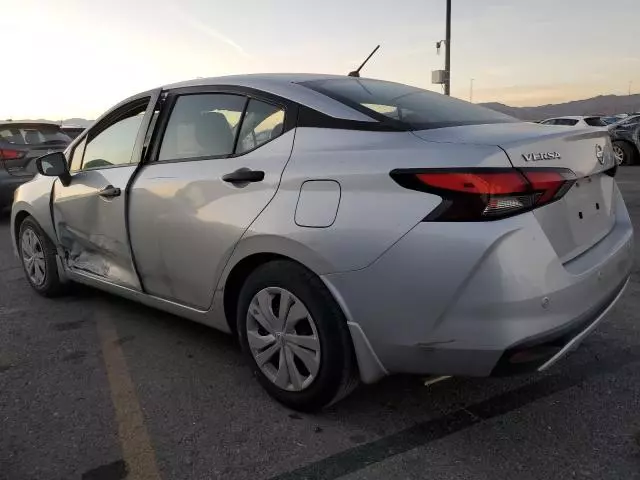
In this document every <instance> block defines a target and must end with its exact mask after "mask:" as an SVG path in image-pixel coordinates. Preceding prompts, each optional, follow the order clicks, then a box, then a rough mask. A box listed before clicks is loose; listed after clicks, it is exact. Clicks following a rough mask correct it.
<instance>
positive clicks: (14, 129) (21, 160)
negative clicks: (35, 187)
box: [0, 122, 71, 176]
mask: <svg viewBox="0 0 640 480" xmlns="http://www.w3.org/2000/svg"><path fill="white" fill-rule="evenodd" d="M69 143H71V139H70V138H69V137H68V136H67V135H65V134H64V133H62V132H61V131H60V126H59V125H56V124H49V123H18V122H12V123H5V124H0V164H1V165H0V168H4V169H5V170H6V171H7V172H8V173H9V174H10V175H12V176H33V175H34V173H35V171H34V170H33V169H31V168H27V166H28V165H29V164H30V163H31V161H32V160H34V159H36V158H38V157H41V156H42V155H46V154H47V153H53V152H60V151H63V150H64V149H65V148H67V146H68V145H69ZM2 152H4V155H3V154H2ZM15 152H18V158H15V157H16V153H15Z"/></svg>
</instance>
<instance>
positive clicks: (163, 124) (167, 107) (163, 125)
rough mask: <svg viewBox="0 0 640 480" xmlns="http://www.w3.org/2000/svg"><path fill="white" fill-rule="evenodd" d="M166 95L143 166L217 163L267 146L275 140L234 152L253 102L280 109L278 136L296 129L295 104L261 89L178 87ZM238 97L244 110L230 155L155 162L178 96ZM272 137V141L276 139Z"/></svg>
mask: <svg viewBox="0 0 640 480" xmlns="http://www.w3.org/2000/svg"><path fill="white" fill-rule="evenodd" d="M164 93H166V95H167V100H166V101H165V102H164V107H163V109H162V110H161V112H160V116H159V117H158V120H157V121H156V128H155V131H154V132H153V135H152V138H151V142H150V143H151V148H150V153H149V155H148V156H147V158H146V159H145V160H144V161H145V163H147V164H154V163H158V164H165V163H180V162H197V161H202V160H220V159H227V158H237V157H242V156H244V155H247V154H249V153H251V152H253V151H255V150H257V149H258V148H261V147H263V146H264V145H266V144H267V143H269V142H271V141H272V140H275V138H272V139H269V141H267V142H264V143H261V144H260V145H258V146H256V147H254V148H252V149H251V150H247V151H245V152H242V153H235V151H236V149H237V142H238V136H239V135H240V130H241V129H242V123H243V122H244V116H245V114H246V111H247V108H248V105H249V102H250V100H257V101H259V102H263V103H268V104H270V105H273V106H275V107H278V108H281V109H282V110H283V111H284V123H283V130H282V133H281V134H280V135H278V137H281V136H282V135H284V134H285V133H287V132H288V131H289V130H292V129H294V128H295V127H296V123H297V117H298V104H297V103H295V102H293V101H291V100H288V99H286V98H283V97H280V96H278V95H274V94H271V93H268V92H264V91H262V90H257V89H255V88H250V87H242V86H238V85H202V86H196V87H179V88H173V89H168V90H164V91H163V94H164ZM207 94H210V95H214V94H221V95H239V96H242V97H244V98H245V103H244V107H243V109H242V114H241V116H240V120H239V121H238V128H237V132H236V135H235V137H234V143H233V152H232V153H230V154H227V155H204V156H200V157H189V158H176V159H170V160H159V159H158V157H159V156H160V148H161V147H162V140H163V139H164V135H165V133H166V129H167V126H168V124H169V120H170V118H171V112H172V111H173V107H174V105H175V103H176V101H177V99H178V98H179V97H182V96H186V95H207ZM278 137H276V138H278Z"/></svg>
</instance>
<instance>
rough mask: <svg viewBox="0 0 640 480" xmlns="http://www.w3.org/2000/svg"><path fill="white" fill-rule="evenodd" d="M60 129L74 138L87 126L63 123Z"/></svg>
mask: <svg viewBox="0 0 640 480" xmlns="http://www.w3.org/2000/svg"><path fill="white" fill-rule="evenodd" d="M60 130H62V132H64V133H65V134H66V135H67V136H68V137H69V138H71V139H72V140H73V139H74V138H76V137H77V136H78V135H80V134H81V133H82V132H84V130H85V127H79V126H77V125H62V126H61V127H60Z"/></svg>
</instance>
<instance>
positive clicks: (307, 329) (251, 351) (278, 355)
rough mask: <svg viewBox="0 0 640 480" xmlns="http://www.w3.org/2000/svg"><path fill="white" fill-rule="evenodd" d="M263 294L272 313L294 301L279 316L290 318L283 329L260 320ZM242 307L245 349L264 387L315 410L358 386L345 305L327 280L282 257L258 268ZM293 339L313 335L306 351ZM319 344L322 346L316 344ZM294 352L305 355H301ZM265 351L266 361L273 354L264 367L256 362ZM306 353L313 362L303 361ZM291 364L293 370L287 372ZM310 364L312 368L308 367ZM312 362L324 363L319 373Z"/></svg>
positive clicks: (241, 299) (296, 406) (281, 398)
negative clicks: (285, 369) (268, 326)
mask: <svg viewBox="0 0 640 480" xmlns="http://www.w3.org/2000/svg"><path fill="white" fill-rule="evenodd" d="M260 299H268V300H265V303H264V306H266V307H267V309H270V310H269V311H270V312H271V314H274V310H275V311H279V310H280V303H281V302H282V301H285V300H283V299H286V300H288V302H287V303H286V304H285V305H287V304H288V305H290V306H289V307H288V308H287V307H285V308H287V309H286V311H287V312H288V313H287V314H286V315H280V317H284V318H286V321H285V322H284V323H285V325H286V326H285V327H284V328H283V327H282V325H280V326H279V327H280V328H277V326H276V328H271V329H269V330H267V329H265V328H264V326H263V323H261V322H260V321H258V320H257V318H258V317H259V316H260V313H259V312H262V311H264V309H262V310H260V309H259V308H260V307H262V306H263V304H262V303H260V302H259V300H260ZM252 302H253V305H252ZM300 304H301V305H302V306H300ZM250 307H251V311H252V312H253V313H252V314H251V315H250V314H249V311H250ZM256 308H258V309H259V310H258V314H256ZM237 312H238V317H237V326H238V336H239V339H240V344H241V346H242V350H243V352H244V354H245V355H246V357H247V360H248V362H249V364H250V365H251V368H252V370H253V372H254V374H255V376H256V377H257V379H258V381H259V382H260V384H261V385H262V387H263V388H264V389H265V390H266V391H267V392H268V393H269V395H271V396H272V397H273V398H274V399H276V400H277V401H279V402H280V403H282V404H284V405H286V406H287V407H289V408H292V409H294V410H298V411H303V412H311V411H315V410H319V409H321V408H323V407H325V406H328V405H330V404H332V403H335V402H337V401H338V400H340V399H342V398H344V397H345V396H347V395H348V394H349V393H350V392H351V391H352V390H353V389H354V388H355V387H356V386H357V384H358V377H357V374H356V362H355V355H354V353H353V346H352V343H351V336H350V334H349V331H348V329H347V322H346V319H345V317H344V315H343V313H342V310H341V309H340V307H339V306H338V304H337V303H336V301H335V300H334V298H333V297H332V295H331V294H330V292H329V291H328V290H327V288H326V286H325V285H324V284H323V283H322V281H321V280H320V279H319V278H318V277H317V276H316V275H314V274H313V273H312V272H310V271H309V270H307V269H306V268H304V267H303V266H301V265H299V264H297V263H294V262H291V261H287V260H277V261H272V262H269V263H266V264H264V265H261V266H260V267H258V268H257V269H256V270H255V271H253V272H252V273H251V274H250V275H249V277H248V278H247V280H246V282H245V283H244V285H243V287H242V289H241V291H240V296H239V300H238V309H237ZM304 312H306V314H308V315H306V314H305V313H304ZM276 317H277V315H276V314H274V317H271V318H272V320H273V322H276V323H277V322H278V319H277V318H276ZM263 321H264V318H263ZM292 325H293V326H292ZM271 326H272V327H273V325H271ZM278 330H280V331H278ZM271 332H275V333H273V334H272V333H271ZM250 336H251V338H252V345H250V343H249V337H250ZM294 338H296V339H299V338H306V339H307V340H309V339H312V341H309V342H308V343H305V346H309V348H310V349H306V348H305V349H303V350H305V351H303V352H301V351H300V349H301V348H302V347H300V346H299V345H301V344H300V343H297V342H298V341H295V342H292V339H294ZM258 339H259V340H260V342H263V340H264V339H269V340H270V339H273V341H272V342H270V343H267V342H265V344H264V345H262V344H261V343H258V344H257V343H256V341H257V340H258ZM316 340H317V342H316ZM292 344H293V345H292ZM256 345H260V346H259V347H256ZM266 345H268V346H266ZM316 345H317V347H318V350H317V351H316V350H314V349H313V348H315V346H316ZM262 347H264V348H262ZM270 349H271V350H270ZM268 351H270V352H271V354H269V352H268ZM295 352H299V353H304V355H302V357H299V356H298V354H297V353H295ZM260 354H263V360H264V358H269V357H270V360H268V361H266V362H264V363H263V366H262V367H261V366H260V365H259V364H258V361H257V357H259V356H260ZM264 355H266V356H264ZM303 357H304V358H305V359H306V360H308V361H304V362H303V361H302V360H301V358H303ZM311 358H313V359H314V360H313V361H312V360H311ZM282 362H284V363H285V365H287V372H286V373H284V374H282V375H280V373H281V369H282V366H283V365H282ZM291 364H293V368H294V370H295V372H294V375H290V374H289V373H288V372H289V371H290V370H289V367H288V365H291ZM309 365H312V367H311V368H308V366H309ZM313 365H319V366H318V367H317V371H316V372H315V375H314V371H313V370H314V369H313ZM296 374H297V375H296ZM307 374H308V375H309V376H306V375H307ZM286 375H288V377H287V378H285V376H286ZM274 377H275V378H274ZM283 379H284V380H283ZM296 379H297V382H296ZM277 382H278V383H279V384H280V385H278V384H277ZM285 385H286V386H285Z"/></svg>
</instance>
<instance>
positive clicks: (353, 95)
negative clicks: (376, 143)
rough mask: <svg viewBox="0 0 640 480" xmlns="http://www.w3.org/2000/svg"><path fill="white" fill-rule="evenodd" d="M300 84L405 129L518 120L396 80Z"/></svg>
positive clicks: (315, 81) (331, 81) (309, 82)
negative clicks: (396, 81) (395, 81)
mask: <svg viewBox="0 0 640 480" xmlns="http://www.w3.org/2000/svg"><path fill="white" fill-rule="evenodd" d="M301 84H302V85H304V86H306V87H308V88H311V89H313V90H315V91H317V92H320V93H322V94H324V95H327V96H328V97H331V98H333V99H335V100H338V101H339V102H341V103H344V104H345V105H348V106H350V107H352V108H354V109H356V110H358V111H360V112H363V113H365V114H367V115H369V116H370V117H373V118H375V119H377V120H380V121H382V122H386V123H393V124H395V125H397V126H399V127H403V128H406V129H409V130H421V129H428V128H440V127H453V126H459V125H479V124H483V123H510V122H518V121H519V120H517V119H515V118H513V117H510V116H508V115H504V114H502V113H498V112H496V111H494V110H490V109H488V108H485V107H480V106H478V105H474V104H473V103H469V102H465V101H463V100H458V99H456V98H452V97H448V96H445V95H442V94H439V93H435V92H430V91H428V90H422V89H421V88H416V87H410V86H408V85H403V84H400V83H393V82H385V81H382V80H371V79H365V78H334V79H327V80H312V81H308V82H301Z"/></svg>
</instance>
